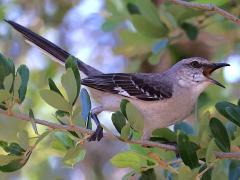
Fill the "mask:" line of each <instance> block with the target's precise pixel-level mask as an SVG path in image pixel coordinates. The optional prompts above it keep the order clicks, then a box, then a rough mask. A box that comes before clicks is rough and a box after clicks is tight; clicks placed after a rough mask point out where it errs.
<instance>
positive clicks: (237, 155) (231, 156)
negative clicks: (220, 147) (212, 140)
mask: <svg viewBox="0 0 240 180" xmlns="http://www.w3.org/2000/svg"><path fill="white" fill-rule="evenodd" d="M215 155H216V157H217V158H219V159H240V152H229V153H225V152H215Z"/></svg>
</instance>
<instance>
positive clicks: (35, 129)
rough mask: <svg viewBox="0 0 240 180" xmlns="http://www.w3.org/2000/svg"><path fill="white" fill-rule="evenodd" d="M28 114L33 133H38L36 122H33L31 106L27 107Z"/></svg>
mask: <svg viewBox="0 0 240 180" xmlns="http://www.w3.org/2000/svg"><path fill="white" fill-rule="evenodd" d="M28 114H29V117H30V120H31V124H32V128H33V130H34V132H35V134H37V135H38V134H39V133H38V130H37V125H36V122H35V117H34V113H33V110H32V109H31V108H30V109H29V113H28Z"/></svg>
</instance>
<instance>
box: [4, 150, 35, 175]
mask: <svg viewBox="0 0 240 180" xmlns="http://www.w3.org/2000/svg"><path fill="white" fill-rule="evenodd" d="M31 154H32V151H28V152H27V153H25V154H24V155H22V156H20V157H19V158H17V157H16V159H13V160H12V161H10V162H9V163H8V164H6V165H3V166H0V171H2V172H13V171H16V170H19V169H21V168H22V167H23V166H24V165H25V164H26V163H27V161H28V159H29V157H30V155H31ZM7 156H9V155H7Z"/></svg>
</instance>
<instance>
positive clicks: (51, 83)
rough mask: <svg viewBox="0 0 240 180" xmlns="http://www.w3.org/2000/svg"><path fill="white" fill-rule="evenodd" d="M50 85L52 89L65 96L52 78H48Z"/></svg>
mask: <svg viewBox="0 0 240 180" xmlns="http://www.w3.org/2000/svg"><path fill="white" fill-rule="evenodd" d="M48 86H49V88H50V90H51V91H55V92H56V93H58V94H59V95H61V96H62V97H63V95H62V93H61V91H60V90H59V89H58V87H57V85H56V84H55V82H54V81H53V80H52V79H51V78H49V79H48Z"/></svg>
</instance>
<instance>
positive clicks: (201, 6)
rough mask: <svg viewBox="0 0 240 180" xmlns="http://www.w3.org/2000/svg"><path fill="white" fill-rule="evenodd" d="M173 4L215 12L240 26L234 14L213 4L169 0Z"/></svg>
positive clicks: (239, 20) (239, 21)
mask: <svg viewBox="0 0 240 180" xmlns="http://www.w3.org/2000/svg"><path fill="white" fill-rule="evenodd" d="M167 1H169V2H171V3H173V4H176V5H180V6H184V7H187V8H195V9H201V10H205V11H213V12H215V13H217V14H220V15H221V16H223V17H225V18H226V19H228V20H230V21H232V22H234V23H236V24H238V25H240V19H239V18H237V17H236V16H234V15H233V14H230V13H229V12H227V11H225V10H223V9H221V8H219V7H217V6H215V5H213V4H200V3H194V2H186V1H183V0H167Z"/></svg>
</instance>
